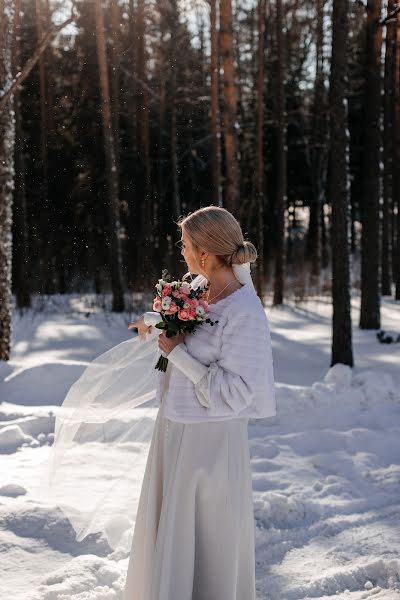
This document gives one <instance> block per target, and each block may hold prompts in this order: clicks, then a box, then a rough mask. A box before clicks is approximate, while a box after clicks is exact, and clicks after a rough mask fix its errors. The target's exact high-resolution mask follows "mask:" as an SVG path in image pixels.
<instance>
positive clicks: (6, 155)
mask: <svg viewBox="0 0 400 600" xmlns="http://www.w3.org/2000/svg"><path fill="white" fill-rule="evenodd" d="M14 8H15V7H14V3H13V0H0V14H1V16H2V18H1V20H0V82H1V85H2V86H4V88H5V89H7V88H8V87H9V86H10V85H11V82H12V51H11V49H12V42H13V30H14ZM13 104H14V103H13V99H12V98H9V101H8V102H7V104H6V106H5V108H4V110H3V112H2V113H0V360H9V358H10V352H11V319H12V293H11V281H12V204H13V191H14V141H15V120H14V106H13Z"/></svg>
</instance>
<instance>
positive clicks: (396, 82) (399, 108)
mask: <svg viewBox="0 0 400 600" xmlns="http://www.w3.org/2000/svg"><path fill="white" fill-rule="evenodd" d="M395 27H396V45H395V58H394V61H393V68H394V77H393V130H392V131H393V146H394V156H393V164H394V165H396V168H395V169H393V202H396V204H397V223H396V225H397V240H396V253H395V260H394V265H395V282H396V292H395V298H396V300H400V169H399V165H400V13H397V15H396V24H395ZM393 206H394V204H393ZM393 212H394V211H393Z"/></svg>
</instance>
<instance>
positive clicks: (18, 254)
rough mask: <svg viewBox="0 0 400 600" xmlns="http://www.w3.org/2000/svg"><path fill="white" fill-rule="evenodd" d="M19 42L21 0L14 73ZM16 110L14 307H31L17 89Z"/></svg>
mask: <svg viewBox="0 0 400 600" xmlns="http://www.w3.org/2000/svg"><path fill="white" fill-rule="evenodd" d="M20 42H21V0H16V1H15V26H14V42H13V73H14V74H15V73H18V72H19V71H20V68H21V66H20ZM14 112H15V148H14V164H15V189H14V207H13V208H14V210H13V213H14V215H13V228H14V229H13V232H14V233H13V251H14V265H13V275H14V286H13V287H14V292H15V299H16V305H17V308H19V309H23V308H29V307H30V306H31V295H30V277H29V269H28V264H29V259H28V256H29V252H28V228H27V215H26V190H25V158H24V151H25V135H24V130H23V124H22V118H21V98H20V90H19V89H17V91H16V92H15V95H14Z"/></svg>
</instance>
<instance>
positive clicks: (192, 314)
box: [189, 309, 196, 321]
mask: <svg viewBox="0 0 400 600" xmlns="http://www.w3.org/2000/svg"><path fill="white" fill-rule="evenodd" d="M189 320H190V321H195V320H196V311H195V310H192V309H191V310H189Z"/></svg>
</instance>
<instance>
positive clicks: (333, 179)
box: [329, 0, 353, 367]
mask: <svg viewBox="0 0 400 600" xmlns="http://www.w3.org/2000/svg"><path fill="white" fill-rule="evenodd" d="M348 11H349V6H348V0H334V1H333V14H332V23H333V31H332V64H331V75H330V90H329V106H330V142H331V146H330V152H331V158H332V160H330V176H329V199H330V201H331V203H332V221H331V244H332V303H333V318H332V356H331V365H330V366H333V365H334V364H336V363H343V364H345V365H348V366H350V367H352V366H353V349H352V330H351V296H350V247H349V192H348V189H349V186H348V177H349V173H348V166H349V148H348V144H349V142H348V139H347V138H348V134H347V131H348V129H347V98H346V94H347V56H346V54H347V53H346V43H347V37H348Z"/></svg>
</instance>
